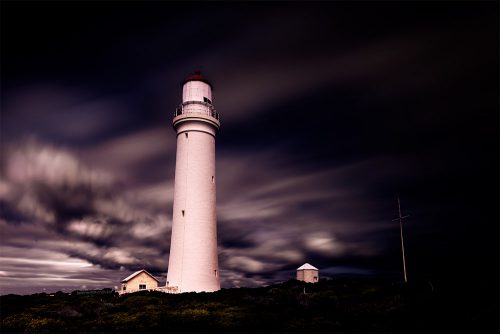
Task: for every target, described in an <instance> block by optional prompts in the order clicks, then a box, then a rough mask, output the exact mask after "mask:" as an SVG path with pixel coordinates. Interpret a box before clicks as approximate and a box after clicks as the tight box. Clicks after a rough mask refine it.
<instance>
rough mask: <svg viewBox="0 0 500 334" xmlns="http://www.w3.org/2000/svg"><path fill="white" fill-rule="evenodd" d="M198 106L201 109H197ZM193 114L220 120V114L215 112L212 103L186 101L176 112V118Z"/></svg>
mask: <svg viewBox="0 0 500 334" xmlns="http://www.w3.org/2000/svg"><path fill="white" fill-rule="evenodd" d="M196 106H200V108H196ZM188 113H189V114H191V113H200V114H204V115H208V116H211V117H213V118H215V119H216V120H218V121H219V120H220V119H219V113H217V111H216V110H215V108H214V106H213V105H211V104H210V103H207V102H203V101H186V102H183V103H181V104H180V105H179V106H178V107H177V108H176V109H175V112H174V117H177V116H180V115H183V114H188Z"/></svg>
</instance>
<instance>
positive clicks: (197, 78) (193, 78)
mask: <svg viewBox="0 0 500 334" xmlns="http://www.w3.org/2000/svg"><path fill="white" fill-rule="evenodd" d="M189 81H201V82H204V83H206V84H208V85H209V86H210V88H211V89H214V86H213V85H212V83H211V82H210V81H209V80H208V79H207V78H206V77H204V76H203V75H202V74H201V71H198V70H197V71H194V74H192V75H190V76H188V77H187V78H186V79H184V81H183V82H182V85H183V86H184V85H185V84H186V83H187V82H189Z"/></svg>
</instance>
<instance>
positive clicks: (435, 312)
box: [0, 277, 499, 333]
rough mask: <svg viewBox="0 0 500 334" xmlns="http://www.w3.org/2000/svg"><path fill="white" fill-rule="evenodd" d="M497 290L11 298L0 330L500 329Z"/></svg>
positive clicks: (373, 286) (376, 283) (381, 284)
mask: <svg viewBox="0 0 500 334" xmlns="http://www.w3.org/2000/svg"><path fill="white" fill-rule="evenodd" d="M495 289H497V287H495V286H493V287H491V286H490V287H487V286H484V285H483V286H482V287H480V288H479V290H476V291H474V293H467V292H466V291H467V290H466V289H462V290H461V291H457V290H455V287H450V286H448V288H443V285H442V284H440V283H436V282H434V284H433V282H431V281H428V280H422V281H419V282H413V283H411V284H403V283H401V282H398V281H394V280H388V279H380V278H366V277H359V278H352V277H351V278H336V279H328V280H324V279H323V280H321V281H320V282H319V283H317V284H311V283H304V282H299V281H296V280H290V281H287V282H284V283H281V284H276V285H271V286H267V287H262V288H239V289H222V290H221V291H218V292H215V293H198V294H197V293H186V294H179V295H170V294H164V293H161V292H139V293H133V294H128V295H123V296H121V297H119V296H117V294H116V293H114V292H113V291H112V290H102V292H101V293H96V292H94V293H90V294H84V293H82V292H77V291H75V292H73V293H71V294H64V293H62V292H59V293H56V294H54V295H52V296H51V295H48V294H35V295H29V296H18V295H6V296H1V297H0V301H1V304H0V305H1V318H2V328H1V332H2V333H10V332H24V333H47V332H65V333H70V332H71V333H94V332H95V333H130V332H134V333H136V332H147V333H151V332H161V333H165V332H365V333H366V332H398V333H401V332H433V333H436V332H498V329H499V328H498V303H497V302H498V294H496V293H495V291H497V290H495ZM480 290H481V291H480ZM486 292H489V294H485V293H486Z"/></svg>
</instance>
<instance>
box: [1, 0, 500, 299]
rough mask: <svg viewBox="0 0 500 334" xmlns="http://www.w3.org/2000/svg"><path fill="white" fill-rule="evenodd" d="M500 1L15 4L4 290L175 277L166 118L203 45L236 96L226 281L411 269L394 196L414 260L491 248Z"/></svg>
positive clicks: (432, 262)
mask: <svg viewBox="0 0 500 334" xmlns="http://www.w3.org/2000/svg"><path fill="white" fill-rule="evenodd" d="M407 6H408V7H407ZM491 6H492V4H485V3H483V4H480V5H474V6H471V5H470V4H467V5H464V6H458V5H456V4H454V5H453V6H440V7H439V8H436V7H433V6H432V5H430V4H418V5H417V4H405V5H404V6H403V5H398V4H391V5H388V4H379V5H374V6H371V5H360V4H347V3H346V4H336V3H315V4H311V5H304V4H300V3H287V4H282V3H274V4H264V3H236V4H224V5H222V4H217V3H189V4H180V3H179V4H175V3H172V4H170V3H148V4H144V5H141V6H139V7H136V6H135V5H134V6H130V7H129V6H128V5H124V6H119V7H116V8H115V7H113V10H112V11H110V12H107V10H104V8H103V7H99V5H98V4H89V5H82V6H81V8H80V10H79V11H78V15H68V12H67V11H68V10H70V9H69V8H68V7H66V6H65V5H63V4H60V5H57V6H56V5H54V6H53V7H54V8H52V7H51V8H48V9H47V8H46V7H39V6H37V5H35V4H23V3H21V4H19V5H15V4H14V3H9V4H6V5H4V6H3V9H4V10H3V11H2V81H3V82H2V99H1V112H2V115H1V116H2V123H1V143H2V144H1V147H0V149H1V152H0V153H1V154H0V174H1V175H0V176H1V178H0V205H1V216H0V218H1V219H0V237H1V243H0V269H1V270H0V293H2V294H4V293H9V292H17V293H31V292H37V291H42V290H43V289H47V290H48V291H54V290H57V289H66V290H72V289H78V288H82V287H86V288H99V287H113V286H115V285H117V284H118V283H119V281H120V280H121V279H123V278H124V277H126V276H128V275H129V274H130V273H132V272H133V271H135V270H138V269H142V268H146V269H147V270H148V271H150V272H152V273H154V274H155V275H157V276H158V277H159V278H161V279H162V280H163V281H165V275H166V270H167V268H168V255H169V247H170V232H171V230H170V229H171V214H172V201H173V185H174V171H175V149H176V137H175V133H174V131H173V130H172V127H171V118H172V113H173V111H174V110H175V107H176V106H177V105H178V103H180V99H181V87H180V82H181V81H182V79H183V77H185V76H186V75H188V74H189V73H190V72H191V71H192V70H194V69H195V68H196V67H201V70H202V71H203V72H204V73H205V74H206V75H207V76H208V77H209V78H210V79H211V80H212V81H213V83H214V87H215V89H214V104H215V106H216V108H217V110H218V111H219V112H220V114H221V123H222V126H221V130H220V132H219V134H218V136H217V140H216V147H217V148H216V150H217V151H216V163H217V215H218V242H219V262H220V273H221V283H222V286H223V287H239V286H259V285H264V284H270V283H272V282H279V281H284V280H287V279H289V278H292V277H294V275H295V269H296V268H297V267H298V266H300V265H302V264H303V263H304V262H310V263H311V264H313V265H314V266H316V267H318V268H320V270H321V274H320V275H323V276H329V275H337V274H343V273H352V274H370V273H384V274H390V275H400V271H401V260H400V248H399V247H400V246H399V245H400V244H399V225H398V223H397V222H393V221H392V219H393V218H395V216H396V215H397V211H396V210H397V207H396V197H397V196H400V197H401V198H402V203H403V213H410V214H411V216H410V218H409V219H408V220H406V221H405V234H406V236H407V245H408V247H407V252H408V259H409V261H408V263H409V272H410V273H411V274H412V275H413V274H415V275H416V273H418V274H420V275H422V276H425V275H438V274H441V273H443V272H444V273H448V272H449V270H450V268H451V269H454V268H457V267H458V266H459V265H462V264H463V261H466V260H467V263H476V262H477V261H476V260H475V259H477V258H486V257H485V256H484V254H493V253H495V254H496V253H497V252H496V250H494V249H493V248H494V245H497V244H498V226H497V225H498V224H494V225H493V224H491V222H497V221H498V212H497V211H498V210H496V208H497V206H498V191H497V190H498V189H497V187H496V185H497V184H498V182H497V181H498V140H497V139H498V138H497V137H498V110H497V109H498V108H497V107H498V103H497V102H498V99H497V98H496V95H497V94H498V80H497V78H496V75H495V73H498V48H497V47H496V46H497V44H498V33H497V30H498V29H497V24H496V21H497V20H498V18H497V16H495V15H496V14H495V13H496V11H495V8H496V7H495V8H493V10H492V7H491ZM56 7H57V8H56ZM493 7H494V6H493ZM138 8H140V10H138ZM56 9H59V10H60V11H61V12H60V13H59V12H58V11H57V10H56ZM193 15H194V16H193ZM4 16H5V19H4ZM21 17H22V18H23V19H22V20H20V19H19V18H21ZM89 20H90V21H92V22H93V24H92V25H88V22H89ZM26 22H32V24H33V26H34V27H37V29H33V28H32V27H30V26H27V25H26ZM61 27H64V31H61ZM495 69H496V70H495ZM493 209H494V210H493ZM464 244H467V245H468V247H463V245H464ZM493 260H495V259H493ZM490 262H492V263H498V261H490ZM479 265H480V264H479V263H478V264H477V266H479ZM470 271H471V272H473V270H470ZM489 276H491V277H494V275H489Z"/></svg>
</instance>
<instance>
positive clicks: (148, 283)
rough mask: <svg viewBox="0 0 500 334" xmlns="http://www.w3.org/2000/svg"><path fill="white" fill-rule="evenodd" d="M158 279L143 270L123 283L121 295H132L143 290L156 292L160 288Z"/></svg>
mask: <svg viewBox="0 0 500 334" xmlns="http://www.w3.org/2000/svg"><path fill="white" fill-rule="evenodd" d="M158 282H159V281H158V279H156V277H154V276H153V275H151V274H150V273H148V272H147V271H146V270H144V269H142V270H139V271H136V272H135V273H133V274H132V275H130V276H128V277H127V278H125V279H123V280H122V281H121V283H122V286H121V289H120V291H118V293H119V294H124V293H131V292H137V291H143V290H156V289H157V288H158Z"/></svg>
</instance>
